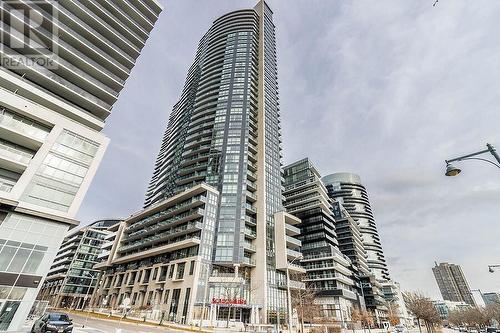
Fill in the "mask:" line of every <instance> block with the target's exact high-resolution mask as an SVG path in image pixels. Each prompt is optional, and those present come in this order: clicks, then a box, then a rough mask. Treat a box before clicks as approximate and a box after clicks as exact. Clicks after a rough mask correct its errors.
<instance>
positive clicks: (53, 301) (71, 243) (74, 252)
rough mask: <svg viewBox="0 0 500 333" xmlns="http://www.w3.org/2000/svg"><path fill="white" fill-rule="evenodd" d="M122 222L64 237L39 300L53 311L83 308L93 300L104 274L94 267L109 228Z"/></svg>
mask: <svg viewBox="0 0 500 333" xmlns="http://www.w3.org/2000/svg"><path fill="white" fill-rule="evenodd" d="M118 223H120V220H112V219H107V220H99V221H95V222H93V223H91V224H89V225H87V226H84V227H82V228H79V229H74V230H72V231H70V232H69V233H68V235H67V236H66V237H65V238H64V240H63V243H62V245H61V248H60V249H59V252H58V253H57V256H56V258H55V259H54V262H53V263H52V266H51V267H50V271H49V273H48V274H47V277H46V278H45V281H44V283H43V286H42V289H41V290H40V293H39V295H38V299H39V300H42V301H48V305H49V306H50V307H53V308H70V309H83V308H85V306H86V305H87V303H88V301H89V300H90V296H91V295H92V293H93V291H94V288H95V286H96V285H97V281H98V280H99V273H100V271H99V270H97V269H95V268H94V266H95V265H96V264H97V263H98V262H99V258H98V257H99V255H100V254H101V253H102V252H103V249H102V247H103V245H104V243H105V238H106V237H107V236H109V235H110V234H111V233H110V232H109V231H108V228H110V227H112V226H114V225H116V224H118Z"/></svg>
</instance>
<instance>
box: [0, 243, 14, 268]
mask: <svg viewBox="0 0 500 333" xmlns="http://www.w3.org/2000/svg"><path fill="white" fill-rule="evenodd" d="M15 253H16V248H15V247H11V246H4V247H3V249H2V252H0V271H6V270H7V267H8V266H9V264H10V262H11V260H12V258H13V257H14V254H15Z"/></svg>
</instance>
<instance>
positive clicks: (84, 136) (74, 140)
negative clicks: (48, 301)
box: [0, 0, 161, 331]
mask: <svg viewBox="0 0 500 333" xmlns="http://www.w3.org/2000/svg"><path fill="white" fill-rule="evenodd" d="M160 12H161V7H160V5H159V3H158V2H157V1H155V0H127V1H125V0H117V1H107V0H96V1H34V0H23V1H1V2H0V25H1V29H0V200H1V202H2V207H1V208H0V212H1V213H0V216H1V218H0V247H1V248H0V263H1V264H0V331H18V330H19V329H20V328H21V326H22V325H23V324H24V321H25V319H26V317H27V315H28V314H29V312H30V310H31V308H32V305H33V303H34V301H35V298H36V295H37V293H38V291H39V289H40V287H41V281H43V278H44V277H45V275H46V274H47V272H48V270H49V268H50V262H52V260H53V259H54V257H55V256H56V254H57V251H58V248H59V246H60V245H61V242H62V241H63V238H64V235H65V234H66V232H67V231H68V229H69V228H71V227H74V226H75V225H77V224H78V221H76V220H75V216H76V214H77V211H78V208H79V206H80V204H81V203H82V200H83V197H84V195H85V193H86V191H87V189H88V187H89V185H90V182H91V180H92V178H93V177H94V175H95V172H96V170H97V167H98V165H99V163H100V161H101V159H102V157H103V154H104V151H105V149H106V147H107V145H108V142H109V140H108V138H106V137H105V136H104V135H103V134H102V133H100V131H101V130H102V128H103V127H104V122H105V120H106V118H107V117H108V116H109V115H110V114H111V109H112V107H113V105H114V103H115V102H116V100H117V99H118V96H119V93H120V91H121V90H122V89H123V86H124V84H125V81H126V80H127V78H128V76H129V75H130V72H131V70H132V69H133V67H134V65H135V61H136V59H137V58H138V56H139V54H140V52H141V50H142V48H143V47H144V45H145V43H146V40H147V38H148V36H149V33H150V32H151V30H152V29H153V26H154V24H155V22H156V20H157V19H158V15H159V14H160Z"/></svg>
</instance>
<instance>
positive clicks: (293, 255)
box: [286, 249, 302, 259]
mask: <svg viewBox="0 0 500 333" xmlns="http://www.w3.org/2000/svg"><path fill="white" fill-rule="evenodd" d="M286 255H287V257H288V258H291V259H294V258H300V257H302V253H300V252H299V251H295V250H292V249H286Z"/></svg>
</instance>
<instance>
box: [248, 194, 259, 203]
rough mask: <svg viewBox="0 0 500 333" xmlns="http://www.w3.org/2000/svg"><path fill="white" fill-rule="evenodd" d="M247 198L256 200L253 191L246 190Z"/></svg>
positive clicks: (252, 200)
mask: <svg viewBox="0 0 500 333" xmlns="http://www.w3.org/2000/svg"><path fill="white" fill-rule="evenodd" d="M247 199H249V200H248V201H251V202H256V201H257V195H256V194H255V193H252V192H250V191H247Z"/></svg>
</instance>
